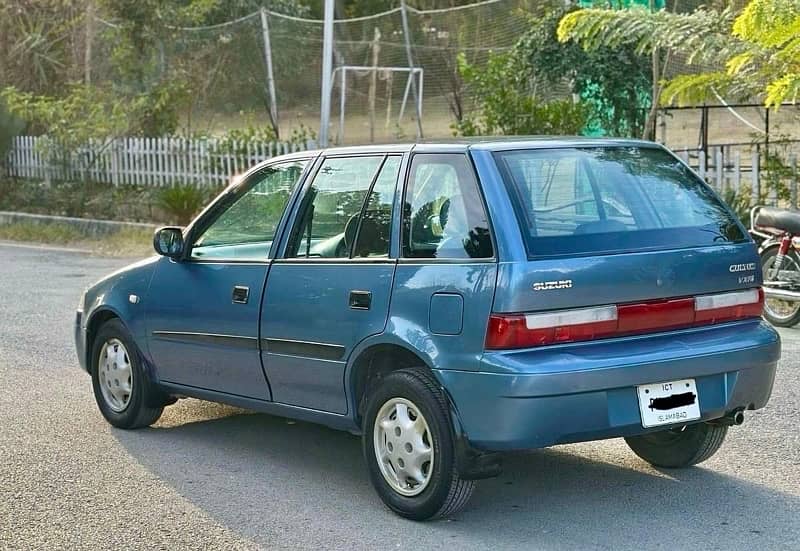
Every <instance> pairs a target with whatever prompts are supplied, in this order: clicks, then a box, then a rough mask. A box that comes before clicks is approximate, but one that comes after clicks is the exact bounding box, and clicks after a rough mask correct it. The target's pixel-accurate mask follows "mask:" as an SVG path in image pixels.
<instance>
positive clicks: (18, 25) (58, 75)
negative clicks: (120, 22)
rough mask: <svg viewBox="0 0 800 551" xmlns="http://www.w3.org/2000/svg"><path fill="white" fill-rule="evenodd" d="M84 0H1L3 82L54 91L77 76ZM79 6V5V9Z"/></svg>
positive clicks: (0, 74)
mask: <svg viewBox="0 0 800 551" xmlns="http://www.w3.org/2000/svg"><path fill="white" fill-rule="evenodd" d="M83 3H84V0H36V1H25V2H20V1H16V2H10V1H4V2H0V83H2V85H10V84H13V85H14V86H16V87H18V88H19V89H20V90H25V91H30V92H36V93H53V92H55V91H57V90H58V89H59V88H60V87H61V86H63V85H64V83H65V82H67V81H69V80H70V78H73V77H74V74H73V72H72V71H73V67H72V63H74V59H75V57H74V53H75V52H74V51H73V48H74V47H75V41H76V39H77V38H78V37H77V35H78V33H79V31H80V30H82V28H81V17H80V11H79V8H78V6H79V5H81V4H83ZM76 8H77V9H76Z"/></svg>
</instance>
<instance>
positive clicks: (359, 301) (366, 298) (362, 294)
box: [350, 291, 372, 310]
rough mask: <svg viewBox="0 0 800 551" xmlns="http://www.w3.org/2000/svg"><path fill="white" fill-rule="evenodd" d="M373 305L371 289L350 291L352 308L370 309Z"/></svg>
mask: <svg viewBox="0 0 800 551" xmlns="http://www.w3.org/2000/svg"><path fill="white" fill-rule="evenodd" d="M370 306H372V293H371V292H370V291H350V308H352V309H354V310H369V307H370Z"/></svg>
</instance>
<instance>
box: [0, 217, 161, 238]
mask: <svg viewBox="0 0 800 551" xmlns="http://www.w3.org/2000/svg"><path fill="white" fill-rule="evenodd" d="M19 222H27V223H29V224H41V225H50V224H61V225H67V226H72V227H73V228H75V229H77V230H78V231H79V232H81V233H82V234H84V235H86V236H87V237H99V236H104V235H109V234H112V233H116V232H118V231H120V230H122V229H138V230H153V231H154V230H155V229H156V228H157V227H158V226H157V225H156V224H144V223H141V222H117V221H114V220H97V219H94V218H73V217H70V216H51V215H46V214H28V213H26V212H10V211H0V226H2V225H9V224H15V223H19Z"/></svg>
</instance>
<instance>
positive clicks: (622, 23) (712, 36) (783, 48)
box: [558, 0, 800, 106]
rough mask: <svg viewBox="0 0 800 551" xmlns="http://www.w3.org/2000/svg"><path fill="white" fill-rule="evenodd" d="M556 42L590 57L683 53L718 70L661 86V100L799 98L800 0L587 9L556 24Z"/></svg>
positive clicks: (770, 102) (767, 101) (774, 102)
mask: <svg viewBox="0 0 800 551" xmlns="http://www.w3.org/2000/svg"><path fill="white" fill-rule="evenodd" d="M558 37H559V39H560V40H561V41H562V42H567V41H569V40H574V41H577V42H578V43H579V44H581V45H582V46H583V47H584V48H585V49H587V50H590V51H593V50H597V49H598V48H601V47H606V46H615V45H620V44H633V45H635V47H636V50H637V51H638V52H640V53H647V52H652V51H653V50H654V49H656V48H658V49H660V50H665V51H668V52H672V53H681V54H684V55H686V57H687V60H688V62H689V63H695V64H700V63H702V64H704V65H707V66H714V67H722V68H724V70H716V71H706V72H700V73H698V74H693V75H679V76H678V77H677V78H673V79H672V80H669V81H667V82H666V86H665V88H664V93H663V97H662V99H663V102H664V103H672V102H677V103H679V104H687V103H696V102H699V101H705V100H711V99H715V98H716V96H717V95H720V96H725V97H728V98H735V99H749V98H752V97H761V98H762V99H763V100H764V103H765V105H767V106H778V105H780V104H781V103H783V102H792V103H795V102H796V101H797V99H798V94H800V0H752V1H751V2H750V3H749V4H748V5H747V7H745V9H744V10H743V11H742V12H741V13H739V14H738V15H737V14H736V12H735V11H734V8H733V7H728V8H726V9H724V10H721V11H718V10H715V9H710V8H698V9H697V10H695V11H694V12H692V13H686V14H676V13H669V12H666V11H659V12H654V13H650V12H649V11H647V10H643V9H631V10H611V9H585V10H579V11H575V12H572V13H569V14H567V15H566V16H564V18H563V19H562V20H561V23H560V24H559V28H558Z"/></svg>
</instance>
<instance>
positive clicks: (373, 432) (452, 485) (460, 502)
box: [363, 368, 474, 520]
mask: <svg viewBox="0 0 800 551" xmlns="http://www.w3.org/2000/svg"><path fill="white" fill-rule="evenodd" d="M364 419H365V420H364V435H363V447H364V458H365V459H366V462H367V467H368V469H369V474H370V479H371V481H372V484H373V486H374V487H375V490H376V491H377V492H378V495H379V496H380V498H381V499H382V500H383V502H384V503H385V504H386V506H387V507H389V508H390V509H391V510H392V511H394V512H395V513H397V514H398V515H400V516H403V517H406V518H410V519H413V520H426V519H430V518H436V517H443V516H447V515H451V514H453V513H455V512H457V511H458V510H459V509H461V508H462V507H463V506H464V505H465V504H466V503H467V500H469V498H470V496H471V495H472V491H473V489H474V482H473V481H471V480H462V479H461V478H460V477H459V475H458V471H457V469H456V460H455V445H454V436H453V429H452V423H451V419H450V410H449V407H448V403H447V399H446V398H445V396H444V394H443V392H442V390H441V389H440V388H439V385H438V384H437V382H436V380H435V379H434V378H433V377H432V376H431V375H430V374H429V373H428V372H427V371H425V370H423V369H418V368H412V369H402V370H399V371H395V372H392V373H390V374H389V375H387V376H386V377H384V378H383V379H382V380H381V382H380V383H379V385H378V386H377V388H375V389H374V390H373V391H372V392H371V394H370V396H369V398H368V403H367V410H366V414H365V418H364Z"/></svg>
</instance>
